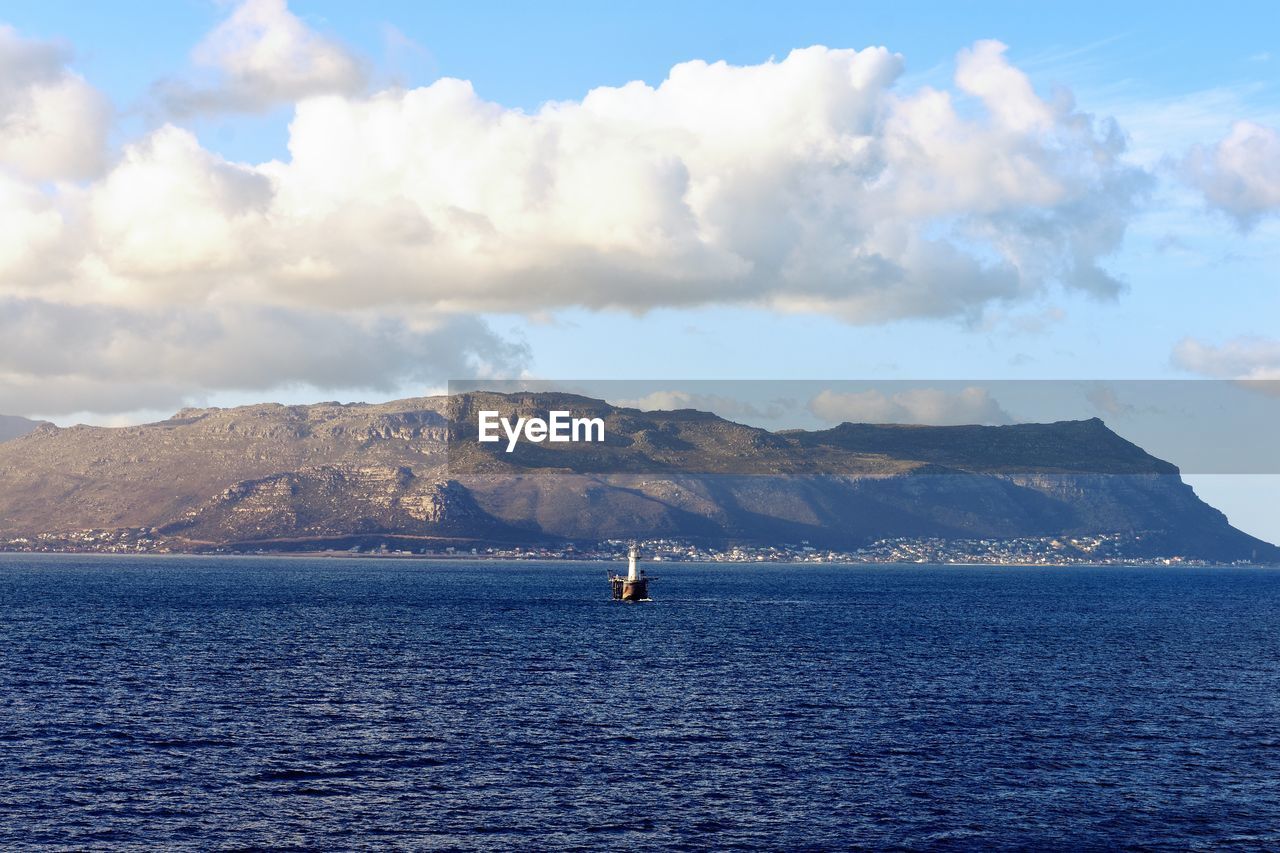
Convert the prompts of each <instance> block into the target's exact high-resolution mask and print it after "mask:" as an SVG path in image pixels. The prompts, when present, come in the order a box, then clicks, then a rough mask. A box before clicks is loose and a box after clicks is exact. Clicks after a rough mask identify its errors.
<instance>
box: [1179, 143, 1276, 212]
mask: <svg viewBox="0 0 1280 853" xmlns="http://www.w3.org/2000/svg"><path fill="white" fill-rule="evenodd" d="M1182 174H1183V176H1184V178H1185V179H1186V180H1187V181H1188V182H1189V183H1190V184H1191V185H1192V186H1194V187H1195V188H1196V189H1198V190H1199V191H1200V192H1201V193H1202V194H1203V195H1204V198H1205V201H1206V203H1208V204H1209V206H1211V207H1214V208H1216V209H1218V210H1221V211H1222V212H1223V213H1226V214H1227V215H1229V216H1231V217H1232V218H1234V219H1235V220H1236V223H1237V224H1238V225H1240V227H1241V228H1249V227H1250V226H1252V225H1253V224H1254V223H1256V222H1257V221H1258V219H1259V218H1261V217H1263V216H1266V215H1268V214H1273V213H1277V212H1280V132H1277V130H1276V129H1275V128H1271V127H1264V126H1263V125H1260V124H1255V123H1254V122H1251V121H1238V122H1236V123H1235V124H1234V125H1233V126H1232V128H1231V131H1230V133H1228V134H1227V135H1226V136H1225V137H1223V138H1222V139H1221V140H1220V141H1218V143H1217V144H1215V145H1213V146H1210V147H1204V146H1199V145H1197V146H1195V147H1193V148H1192V149H1191V151H1190V152H1189V153H1188V154H1187V156H1186V157H1185V158H1184V159H1183V161H1182Z"/></svg>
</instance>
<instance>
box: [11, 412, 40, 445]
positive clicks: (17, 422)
mask: <svg viewBox="0 0 1280 853" xmlns="http://www.w3.org/2000/svg"><path fill="white" fill-rule="evenodd" d="M45 424H46V421H33V420H30V419H29V418H20V417H17V416H15V415H0V441H8V440H9V439H11V438H17V437H18V436H21V435H26V434H27V433H29V432H33V431H34V430H36V429H38V428H39V427H41V426H43V425H45Z"/></svg>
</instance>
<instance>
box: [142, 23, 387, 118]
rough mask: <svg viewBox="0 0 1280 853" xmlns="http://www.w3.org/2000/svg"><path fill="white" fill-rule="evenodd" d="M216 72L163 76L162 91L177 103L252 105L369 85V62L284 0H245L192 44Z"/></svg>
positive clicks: (179, 108) (196, 56) (184, 109)
mask: <svg viewBox="0 0 1280 853" xmlns="http://www.w3.org/2000/svg"><path fill="white" fill-rule="evenodd" d="M192 59H193V61H194V62H195V64H196V65H197V66H198V67H200V68H203V69H207V70H209V71H210V72H212V73H213V75H214V79H213V80H212V81H210V82H208V83H207V84H205V85H201V84H200V83H198V82H191V81H183V80H172V79H171V80H166V81H163V82H162V83H161V84H160V86H159V87H158V88H159V94H160V96H161V99H162V100H163V101H164V102H165V104H166V105H167V106H168V107H169V108H170V109H172V110H173V111H175V112H177V113H179V114H183V113H191V112H222V111H239V110H243V111H249V112H256V111H260V110H265V109H269V108H270V107H273V106H275V105H277V104H281V103H293V102H295V101H298V100H301V99H303V98H306V97H310V96H312V95H317V94H324V93H331V92H343V93H355V92H358V91H360V90H361V89H363V88H364V85H365V71H364V67H363V65H362V63H361V62H360V60H359V59H357V58H356V57H355V56H354V55H353V54H352V53H351V52H350V51H348V50H347V49H346V48H345V47H343V46H342V45H341V44H339V43H338V42H336V41H334V40H332V39H329V38H325V37H324V36H322V35H320V34H319V33H317V32H315V31H314V30H312V29H311V28H310V27H308V26H307V25H306V24H305V23H303V21H302V20H300V19H299V18H298V17H297V16H296V15H294V14H293V13H292V12H291V11H289V8H288V6H287V5H286V3H285V0H243V2H241V3H240V4H238V5H237V6H236V7H235V8H234V10H233V11H232V13H231V15H230V16H229V17H228V18H227V19H226V20H225V21H223V22H222V23H221V24H219V25H218V26H217V28H215V29H214V30H213V32H211V33H209V35H208V36H206V37H205V39H204V40H203V41H201V42H200V44H198V45H197V46H196V48H195V50H194V51H193V52H192Z"/></svg>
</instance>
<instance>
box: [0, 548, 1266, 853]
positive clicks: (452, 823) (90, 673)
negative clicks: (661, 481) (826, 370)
mask: <svg viewBox="0 0 1280 853" xmlns="http://www.w3.org/2000/svg"><path fill="white" fill-rule="evenodd" d="M616 568H617V567H616V566H611V565H606V564H604V563H584V562H565V563H553V562H498V561H488V562H482V561H477V562H467V561H432V560H427V559H423V560H418V559H394V558H359V559H338V558H297V557H288V558H280V557H276V558H272V557H245V558H230V557H227V558H195V557H107V556H101V557H82V556H61V555H51V556H44V555H16V554H9V555H0V848H3V849H5V850H23V849H38V848H57V849H74V850H90V849H92V850H98V849H119V848H129V849H147V850H182V849H201V850H206V849H220V850H240V849H264V848H268V849H276V850H289V849H297V850H304V849H305V850H311V849H319V850H350V849H403V850H418V849H421V850H584V851H597V850H621V849H626V850H717V851H719V850H761V849H763V850H787V851H793V850H857V849H871V850H882V849H905V850H916V849H919V850H993V849H1034V850H1054V849H1061V850H1087V849H1133V850H1150V849H1214V850H1218V849H1223V848H1237V849H1246V850H1248V849H1257V850H1263V849H1271V850H1274V849H1278V848H1280V571H1276V570H1266V569H1246V568H1119V567H1106V568H1081V567H1070V568H1064V567H1054V568H1030V567H998V566H981V567H965V566H931V565H885V566H836V565H803V564H801V565H796V564H785V565H784V564H745V565H744V564H734V565H703V564H687V563H662V564H652V565H650V566H649V567H648V568H649V572H650V574H651V575H656V576H657V580H656V581H654V582H653V583H652V585H651V595H652V597H653V601H652V602H651V603H643V604H629V603H621V602H614V601H611V600H610V598H609V584H608V583H607V581H606V573H607V571H608V570H610V569H616Z"/></svg>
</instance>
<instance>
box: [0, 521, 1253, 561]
mask: <svg viewBox="0 0 1280 853" xmlns="http://www.w3.org/2000/svg"><path fill="white" fill-rule="evenodd" d="M1153 536H1155V534H1153V533H1150V532H1136V533H1104V534H1091V535H1085V536H1079V537H1075V538H1072V537H1065V536H1056V537H1054V536H1045V537H1015V538H1007V539H990V538H988V539H941V538H909V537H907V538H886V539H877V540H875V541H872V542H869V543H867V544H866V545H864V546H862V547H859V548H852V549H832V548H823V547H819V546H816V545H813V544H811V543H810V542H807V541H801V542H797V543H785V544H761V543H751V542H743V543H740V544H708V543H699V542H694V541H690V540H685V539H667V538H653V539H639V540H630V539H606V540H602V541H599V542H588V543H548V544H529V545H510V544H505V545H504V544H474V545H472V544H460V543H458V542H451V543H448V544H445V543H444V542H433V543H430V544H423V543H421V542H420V541H418V542H415V541H413V540H411V539H409V538H408V537H403V536H394V535H388V536H385V537H378V536H369V537H362V538H363V539H364V540H365V541H363V542H359V543H356V544H352V545H346V543H342V545H343V547H337V546H334V545H333V544H331V543H330V544H326V545H321V544H319V543H299V542H257V543H245V544H243V545H239V546H236V545H232V546H217V547H209V548H198V547H190V546H181V547H180V546H177V545H175V543H174V542H173V541H171V540H167V539H166V538H165V537H163V536H161V535H160V534H159V532H158V531H156V530H154V529H148V528H122V529H119V530H85V531H78V532H75V533H70V534H51V533H42V534H39V535H36V536H31V537H22V536H19V537H13V538H10V539H7V540H0V551H9V552H25V553H99V554H206V555H219V554H221V555H268V554H270V555H288V554H299V555H302V554H305V555H308V556H328V557H373V558H402V559H403V558H418V559H423V558H430V559H448V560H456V559H473V560H582V561H592V560H598V561H618V560H624V559H626V554H627V551H628V549H629V548H630V547H631V545H632V544H635V545H637V546H638V547H639V549H640V552H641V553H642V554H643V555H644V559H645V560H647V561H650V562H658V563H661V562H668V563H766V564H768V563H835V564H889V563H894V564H901V563H919V564H930V565H947V564H956V565H974V564H976V565H1058V566H1065V565H1126V566H1133V565H1153V566H1170V565H1185V566H1205V565H1222V563H1221V561H1216V562H1214V561H1207V560H1199V559H1194V558H1189V557H1185V556H1180V555H1159V556H1152V554H1153V551H1154V549H1153V548H1152V547H1151V545H1150V544H1149V540H1150V539H1151V538H1152V537H1153ZM1235 564H1236V565H1253V563H1252V562H1251V561H1248V560H1239V561H1236V562H1235Z"/></svg>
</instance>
